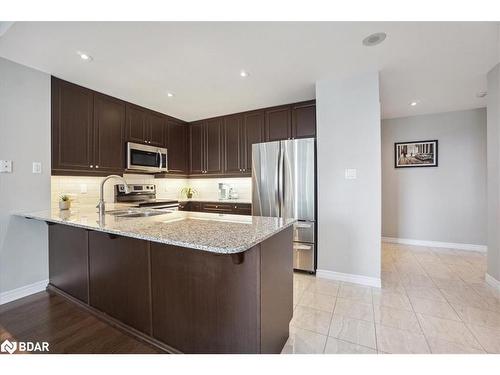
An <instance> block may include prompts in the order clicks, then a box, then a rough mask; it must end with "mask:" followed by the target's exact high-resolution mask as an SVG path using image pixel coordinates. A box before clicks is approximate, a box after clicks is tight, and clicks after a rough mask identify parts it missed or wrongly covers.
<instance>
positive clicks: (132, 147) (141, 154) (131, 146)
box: [127, 142, 168, 173]
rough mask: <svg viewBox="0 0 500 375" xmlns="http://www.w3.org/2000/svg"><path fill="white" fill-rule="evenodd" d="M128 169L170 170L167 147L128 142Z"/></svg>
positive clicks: (157, 171) (154, 171) (156, 171)
mask: <svg viewBox="0 0 500 375" xmlns="http://www.w3.org/2000/svg"><path fill="white" fill-rule="evenodd" d="M127 169H130V170H137V171H143V172H152V173H160V172H168V158H167V149H166V148H162V147H155V146H149V145H143V144H140V143H132V142H128V143H127Z"/></svg>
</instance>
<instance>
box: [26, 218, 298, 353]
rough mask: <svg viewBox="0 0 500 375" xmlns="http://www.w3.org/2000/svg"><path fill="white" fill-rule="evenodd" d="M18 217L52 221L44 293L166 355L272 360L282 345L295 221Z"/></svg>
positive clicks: (289, 309)
mask: <svg viewBox="0 0 500 375" xmlns="http://www.w3.org/2000/svg"><path fill="white" fill-rule="evenodd" d="M22 216H25V217H27V218H31V219H37V220H43V221H46V222H47V223H49V224H50V225H49V226H48V228H49V229H48V230H49V275H50V284H49V286H48V290H49V291H52V292H54V293H58V294H60V295H63V296H65V297H66V298H68V299H69V300H71V301H73V302H75V303H78V304H80V305H81V306H82V307H84V308H86V309H88V310H89V311H91V312H93V313H94V314H96V315H97V316H99V317H100V318H102V319H104V320H106V321H108V322H110V323H111V324H114V325H115V326H118V327H119V328H121V329H123V330H125V331H127V332H129V333H130V334H133V335H134V336H136V337H139V338H140V339H142V340H144V341H147V342H149V343H150V344H152V345H155V346H156V347H158V348H161V349H163V350H164V351H166V352H172V353H178V352H181V353H279V352H280V351H281V349H282V347H283V345H284V344H285V342H286V339H287V338H288V325H289V322H290V320H291V318H292V313H293V269H292V267H293V266H292V263H293V262H292V256H293V251H292V224H293V222H294V220H293V219H290V220H284V219H281V218H267V217H257V216H241V215H220V214H207V213H187V212H173V213H171V214H166V215H160V216H155V217H149V218H134V219H130V218H127V219H118V218H116V217H113V216H111V215H109V217H108V215H106V217H105V219H104V222H102V221H101V222H100V221H99V220H98V215H97V214H96V213H95V210H92V209H90V210H78V211H76V210H75V211H74V212H71V213H63V214H61V213H60V212H59V211H57V210H55V211H43V212H37V213H30V214H22ZM61 216H62V217H61Z"/></svg>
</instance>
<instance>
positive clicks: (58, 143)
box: [52, 77, 94, 173]
mask: <svg viewBox="0 0 500 375" xmlns="http://www.w3.org/2000/svg"><path fill="white" fill-rule="evenodd" d="M93 113H94V96H93V92H92V91H91V90H88V89H86V88H84V87H81V86H77V85H74V84H72V83H69V82H66V81H62V80H60V79H57V78H55V77H52V169H53V170H55V171H58V173H64V172H65V171H74V170H76V171H78V170H80V171H81V170H85V171H86V170H88V169H90V168H91V167H93V157H94V155H93Z"/></svg>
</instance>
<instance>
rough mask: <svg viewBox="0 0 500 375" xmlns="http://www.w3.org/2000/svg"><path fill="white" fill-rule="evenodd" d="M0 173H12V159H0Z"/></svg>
mask: <svg viewBox="0 0 500 375" xmlns="http://www.w3.org/2000/svg"><path fill="white" fill-rule="evenodd" d="M0 173H12V160H0Z"/></svg>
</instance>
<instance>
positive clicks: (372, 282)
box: [316, 270, 381, 288]
mask: <svg viewBox="0 0 500 375" xmlns="http://www.w3.org/2000/svg"><path fill="white" fill-rule="evenodd" d="M316 276H318V277H322V278H324V279H330V280H337V281H346V282H349V283H354V284H361V285H367V286H373V287H375V288H380V287H381V281H380V279H379V278H376V277H369V276H362V275H354V274H352V273H342V272H334V271H327V270H316Z"/></svg>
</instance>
